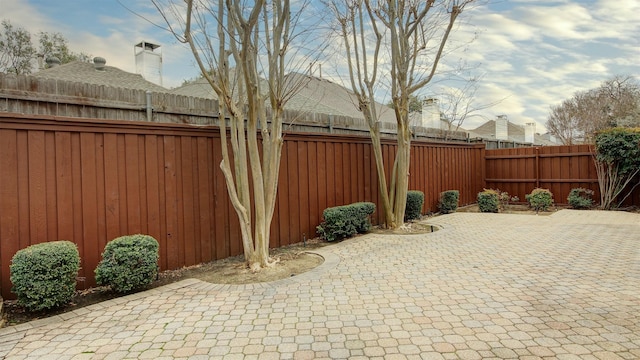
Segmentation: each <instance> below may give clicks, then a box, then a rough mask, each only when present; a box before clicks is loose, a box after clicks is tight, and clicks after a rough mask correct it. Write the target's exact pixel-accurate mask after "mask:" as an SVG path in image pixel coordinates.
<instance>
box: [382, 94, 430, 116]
mask: <svg viewBox="0 0 640 360" xmlns="http://www.w3.org/2000/svg"><path fill="white" fill-rule="evenodd" d="M387 106H388V107H390V108H391V109H393V108H394V106H395V105H394V104H393V101H389V102H388V103H387ZM420 111H422V100H420V98H419V97H418V96H416V95H411V96H409V112H410V113H412V112H420Z"/></svg>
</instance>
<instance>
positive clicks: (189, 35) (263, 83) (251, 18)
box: [153, 0, 309, 270]
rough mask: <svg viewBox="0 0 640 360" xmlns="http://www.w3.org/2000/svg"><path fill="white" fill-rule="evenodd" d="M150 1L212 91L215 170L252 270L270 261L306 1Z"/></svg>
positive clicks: (305, 60)
mask: <svg viewBox="0 0 640 360" xmlns="http://www.w3.org/2000/svg"><path fill="white" fill-rule="evenodd" d="M153 3H154V4H155V6H156V8H157V9H158V10H159V11H160V13H161V14H162V15H163V16H164V18H165V20H166V23H167V25H168V27H169V30H170V31H171V32H172V33H173V34H174V35H175V36H176V38H177V39H178V40H180V41H182V42H184V43H186V44H188V46H189V48H190V49H191V52H192V54H193V56H194V58H195V61H196V63H197V64H198V66H199V68H200V71H201V74H202V76H203V77H204V78H205V79H206V80H207V81H208V83H209V84H210V85H211V87H212V89H213V90H214V92H215V93H216V95H217V98H218V118H219V119H220V121H219V124H220V133H221V142H222V157H223V160H222V162H221V163H220V168H221V169H222V172H223V174H224V177H225V181H226V184H227V190H228V193H229V197H230V198H231V202H232V204H233V207H234V209H235V211H236V214H237V215H238V218H239V220H240V228H241V233H242V244H243V248H244V257H245V260H246V261H247V263H248V266H249V267H250V268H251V269H253V270H258V269H260V268H263V267H266V266H270V265H272V264H273V262H272V260H271V259H270V258H269V236H270V229H271V220H272V219H273V214H274V210H275V201H276V193H277V184H278V173H279V168H280V157H281V153H282V144H283V138H282V123H283V117H284V106H285V105H286V103H287V101H288V100H289V99H290V98H291V96H292V95H293V94H294V93H295V91H296V90H297V89H298V88H299V86H300V85H299V84H297V83H292V82H289V81H287V79H289V77H285V71H287V68H288V67H295V63H290V61H291V55H290V54H289V50H290V49H291V47H292V42H293V40H294V39H296V38H297V35H298V34H300V33H294V30H295V28H296V26H295V25H296V24H297V23H298V21H299V19H300V15H301V14H302V12H303V10H304V8H305V6H306V3H301V2H297V3H296V6H297V8H296V10H295V11H294V9H292V6H291V3H290V1H289V0H274V1H267V0H256V1H255V2H253V3H251V4H249V3H248V2H245V1H244V0H226V1H192V0H187V1H183V0H176V1H168V2H161V1H160V0H153ZM308 62H309V61H308V59H304V60H300V61H299V63H300V64H302V63H308ZM261 76H264V77H265V78H264V79H263V78H261ZM292 78H295V79H300V78H301V77H297V78H296V77H292ZM225 119H228V120H227V121H228V122H229V126H228V127H227V121H225ZM259 129H260V130H259ZM227 130H229V138H230V147H231V149H232V155H231V154H230V153H229V151H228V149H229V144H228V140H227V136H226V135H227ZM259 133H260V135H261V140H262V142H261V149H260V143H259V141H258V134H259Z"/></svg>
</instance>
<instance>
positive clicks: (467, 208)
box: [457, 204, 564, 215]
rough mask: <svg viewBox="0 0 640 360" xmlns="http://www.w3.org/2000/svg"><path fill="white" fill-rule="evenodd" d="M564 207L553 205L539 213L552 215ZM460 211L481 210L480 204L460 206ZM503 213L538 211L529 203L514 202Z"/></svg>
mask: <svg viewBox="0 0 640 360" xmlns="http://www.w3.org/2000/svg"><path fill="white" fill-rule="evenodd" d="M561 209H564V208H563V207H559V206H552V207H550V208H549V210H548V211H539V212H538V215H551V214H553V213H555V212H556V211H558V210H561ZM457 211H458V212H476V213H479V212H480V208H478V204H473V205H467V206H463V207H459V208H458V210H457ZM500 213H502V214H521V215H535V214H536V211H535V210H533V209H531V208H530V207H529V206H528V205H520V204H512V205H507V206H505V208H504V209H503V210H501V211H500Z"/></svg>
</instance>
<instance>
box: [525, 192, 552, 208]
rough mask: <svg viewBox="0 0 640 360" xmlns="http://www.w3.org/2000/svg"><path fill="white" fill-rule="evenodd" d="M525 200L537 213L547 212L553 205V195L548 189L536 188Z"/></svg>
mask: <svg viewBox="0 0 640 360" xmlns="http://www.w3.org/2000/svg"><path fill="white" fill-rule="evenodd" d="M525 198H526V200H527V201H528V202H529V206H531V208H533V209H534V210H535V211H536V212H538V211H540V210H542V211H547V210H549V208H550V207H551V206H552V205H553V194H552V193H551V191H549V190H548V189H541V188H535V189H533V191H531V194H527V195H525Z"/></svg>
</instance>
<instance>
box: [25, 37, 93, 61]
mask: <svg viewBox="0 0 640 360" xmlns="http://www.w3.org/2000/svg"><path fill="white" fill-rule="evenodd" d="M38 42H39V44H40V46H39V48H38V53H37V57H38V66H39V68H40V69H43V68H45V67H46V60H47V58H49V57H51V56H55V57H57V58H58V60H60V63H61V64H67V63H70V62H72V61H76V60H78V61H85V62H88V61H90V60H91V55H89V54H85V53H82V52H80V53H76V52H73V51H71V50H70V49H69V42H68V41H67V39H66V38H65V37H64V36H63V35H62V34H60V33H47V32H42V31H41V32H40V33H38Z"/></svg>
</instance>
